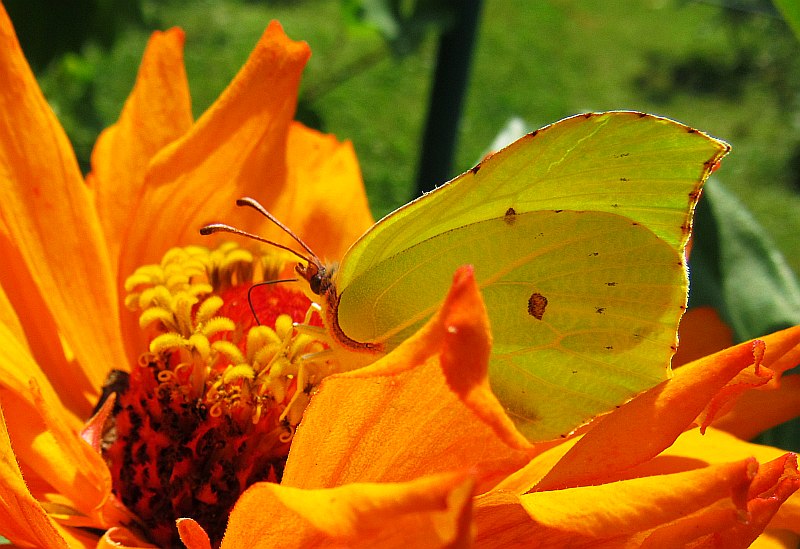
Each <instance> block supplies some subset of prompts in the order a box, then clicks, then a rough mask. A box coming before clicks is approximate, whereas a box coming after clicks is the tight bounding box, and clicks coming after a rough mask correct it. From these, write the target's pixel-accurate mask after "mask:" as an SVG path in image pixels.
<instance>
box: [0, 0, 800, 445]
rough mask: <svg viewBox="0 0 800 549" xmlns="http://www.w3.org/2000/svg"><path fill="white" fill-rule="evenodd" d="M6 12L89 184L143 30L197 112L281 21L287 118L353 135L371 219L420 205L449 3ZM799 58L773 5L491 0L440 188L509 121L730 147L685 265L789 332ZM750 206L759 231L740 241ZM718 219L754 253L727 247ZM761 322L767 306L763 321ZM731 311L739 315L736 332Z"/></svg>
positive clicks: (707, 298) (287, 0)
mask: <svg viewBox="0 0 800 549" xmlns="http://www.w3.org/2000/svg"><path fill="white" fill-rule="evenodd" d="M778 2H779V4H781V5H783V7H784V11H785V12H787V10H786V6H787V5H788V6H790V9H789V15H790V20H791V13H790V12H791V6H793V5H794V4H795V2H794V0H783V1H781V0H778ZM5 5H6V7H7V9H8V10H9V13H10V14H11V18H12V20H13V22H14V24H15V27H16V29H17V31H18V33H19V35H20V41H21V42H22V45H23V49H24V50H25V52H26V54H27V56H28V58H29V60H30V62H31V64H32V65H33V67H34V70H35V71H36V73H37V77H38V79H39V81H40V84H41V86H42V88H43V90H44V93H45V95H46V96H47V98H48V100H49V101H50V103H51V105H52V106H53V108H54V109H55V111H56V113H57V114H58V116H59V118H60V120H61V121H62V124H63V125H64V127H65V128H66V130H67V133H68V134H69V135H70V138H71V140H72V142H73V144H74V146H75V149H76V154H77V156H78V159H79V161H80V162H81V165H82V166H83V168H84V170H87V169H88V159H89V155H90V152H91V148H92V146H93V143H94V141H95V139H96V137H97V135H98V133H99V132H100V131H101V129H102V128H104V127H106V126H108V125H110V124H111V123H113V122H114V121H115V120H116V118H117V116H118V114H119V112H120V109H121V107H122V104H123V102H124V100H125V98H126V96H127V94H128V92H129V90H130V89H131V87H132V85H133V81H134V78H135V74H136V70H137V66H138V62H139V59H140V57H141V54H142V51H143V49H144V46H145V43H146V40H147V38H148V36H149V34H150V32H151V31H153V30H156V29H165V28H168V27H171V26H176V25H177V26H180V27H182V28H183V29H184V30H185V31H186V46H185V50H186V53H185V55H186V65H187V72H188V76H189V82H190V85H191V90H192V97H193V107H194V112H195V115H196V116H199V115H200V114H201V113H202V112H203V111H204V110H205V109H206V108H207V107H208V106H209V105H210V104H211V103H212V102H213V101H214V99H215V98H216V97H217V96H218V95H219V93H220V91H221V90H222V89H223V88H224V87H225V86H226V85H227V83H228V82H229V81H230V80H231V78H232V77H233V75H234V74H235V73H236V72H237V71H238V70H239V68H240V67H241V66H242V64H243V63H244V61H245V60H246V58H247V56H248V54H249V53H250V51H251V49H252V48H253V46H254V45H255V43H256V41H257V40H258V38H259V36H260V35H261V33H262V32H263V30H264V28H265V27H266V25H267V23H268V22H269V21H270V20H271V19H277V20H279V21H280V22H281V23H282V24H283V26H284V28H285V30H286V32H287V33H288V34H289V36H291V37H292V38H295V39H302V40H306V41H307V42H308V43H309V44H310V45H311V48H312V51H313V56H312V58H311V61H310V63H309V65H308V68H307V70H306V73H305V77H304V84H303V88H302V91H301V96H300V105H299V109H298V118H299V119H301V120H303V121H304V122H305V123H307V124H309V125H311V126H313V127H316V128H319V129H321V130H323V131H325V132H329V133H333V134H335V135H337V136H338V137H339V138H340V139H350V140H352V141H353V143H354V144H355V148H356V152H357V154H358V157H359V159H360V162H361V166H362V170H363V173H364V179H365V182H366V185H367V191H368V195H369V198H370V203H371V206H372V209H373V212H374V213H375V215H376V217H380V216H382V215H384V214H386V213H388V212H389V211H391V210H392V209H394V208H396V207H397V206H399V205H401V204H403V203H405V202H407V201H408V200H409V199H410V198H412V197H413V196H414V195H415V192H416V191H415V190H414V189H415V178H416V175H417V166H418V163H419V158H420V154H421V153H420V143H421V142H422V135H423V128H424V124H425V120H426V117H427V116H428V104H429V94H430V89H431V83H432V81H433V79H434V73H435V66H436V55H437V47H438V44H439V40H440V38H441V37H442V36H443V35H445V36H446V35H447V33H451V34H452V33H453V32H458V31H457V30H454V27H453V25H454V22H455V21H457V19H458V18H457V15H458V12H457V10H458V9H459V7H460V6H463V4H462V2H458V1H453V0H450V1H446V0H438V1H436V0H427V1H425V0H416V1H415V0H262V1H256V0H249V1H247V0H222V1H219V0H218V1H211V0H198V1H191V2H190V1H188V0H165V1H156V0H138V1H133V0H117V1H113V0H71V1H65V2H61V1H47V0H10V1H9V0H6V1H5ZM794 11H795V16H799V15H800V14H798V13H797V10H796V9H795V10H794ZM794 23H796V24H798V26H797V28H798V29H800V23H798V21H797V20H795V21H794ZM456 29H457V28H456ZM798 52H800V41H798V38H797V37H796V36H795V35H793V34H792V31H791V29H790V26H789V25H787V24H786V22H785V21H784V19H783V17H782V13H781V12H780V11H779V10H778V9H777V8H776V7H775V5H773V4H772V3H771V2H770V1H769V0H708V1H688V0H684V1H680V0H645V1H641V2H607V1H602V0H537V1H535V2H530V1H527V0H484V1H483V6H482V10H481V12H480V19H479V27H478V32H477V37H476V41H475V44H474V55H473V57H472V63H471V74H470V79H469V83H468V86H467V87H466V89H465V92H466V96H465V103H464V112H463V116H462V117H461V119H460V125H459V130H458V133H457V134H456V137H457V148H456V153H455V157H454V159H453V170H452V173H451V174H450V175H451V176H452V175H455V174H456V173H459V172H461V171H463V170H465V169H468V168H469V167H471V166H472V165H474V164H475V162H476V161H478V160H479V159H480V158H481V156H482V155H483V154H484V153H485V152H486V151H487V149H488V148H489V147H490V145H491V144H492V142H493V140H494V138H495V137H496V136H497V135H498V133H500V132H501V131H502V130H503V128H504V127H506V125H507V124H508V122H509V120H511V119H514V118H519V119H521V120H522V121H524V124H526V125H527V127H528V129H535V128H537V127H539V126H541V125H544V124H547V123H550V122H553V121H556V120H558V119H560V118H563V117H566V116H569V115H572V114H576V113H578V112H582V111H589V110H593V111H598V110H613V109H634V110H641V111H645V112H649V113H653V114H658V115H662V116H666V117H669V118H673V119H676V120H679V121H681V122H684V123H686V124H688V125H690V126H693V127H695V128H698V129H700V130H703V131H705V132H707V133H710V134H712V135H714V136H716V137H719V138H722V139H724V140H726V141H728V142H729V143H731V145H732V146H733V153H732V154H731V155H730V156H729V157H728V158H726V159H725V161H724V162H723V168H722V169H721V170H720V171H719V172H718V173H717V174H716V176H715V178H716V180H717V182H718V183H720V185H721V186H723V187H724V188H725V189H727V190H729V191H730V197H729V198H724V199H722V198H720V199H719V200H720V202H719V204H723V206H724V207H722V208H712V209H711V213H710V214H709V213H708V212H706V214H704V216H701V219H700V221H699V222H698V225H700V223H701V222H702V225H701V226H699V227H698V230H697V231H696V234H698V235H700V236H702V237H703V238H704V242H705V243H706V244H707V245H706V246H705V247H703V248H702V249H701V251H700V252H696V253H697V255H698V256H699V259H698V262H701V263H699V264H701V265H703V267H704V268H696V269H695V273H694V274H696V276H695V278H693V290H692V291H693V300H694V301H695V302H696V303H705V302H711V303H715V305H717V306H718V308H721V309H722V310H723V314H724V315H725V316H726V319H727V320H729V322H731V323H732V324H734V325H735V327H736V329H737V337H738V338H739V339H744V338H748V337H755V336H757V335H761V334H763V333H765V332H766V331H769V330H773V329H776V328H779V327H781V326H785V325H788V324H792V323H798V322H800V320H798V315H800V285H798V283H797V277H796V275H795V274H794V273H797V272H800V239H799V238H798V234H800V192H798V191H799V190H800V56H798ZM463 53H464V55H468V54H469V51H468V50H466V49H465V51H464V52H463ZM433 145H434V146H435V145H436V144H435V143H434V144H433ZM432 150H433V151H434V152H433V154H437V153H436V149H435V148H434V149H432ZM442 182H443V180H442V181H429V182H427V187H428V188H430V187H432V186H433V185H435V184H439V183H442ZM709 194H710V193H709ZM736 199H738V202H737V201H736ZM715 200H716V199H715ZM745 208H747V209H749V210H751V211H752V212H753V214H754V217H755V219H756V220H757V224H754V225H753V227H754V228H752V229H751V225H750V221H749V220H748V219H747V217H746V216H747V214H746V212H744V209H745ZM740 214H741V215H740ZM742 215H743V216H745V217H744V218H742V217H741V216H742ZM704 219H705V221H704ZM743 219H744V221H743ZM725 223H728V225H727V227H728V228H730V227H733V228H734V229H736V231H738V232H739V233H742V232H744V233H747V234H746V235H745V236H744V239H743V241H748V240H750V241H752V242H755V245H752V242H750V243H749V244H747V245H740V244H733V245H731V246H728V248H726V247H725V246H726V244H725V242H723V241H724V240H725V238H727V237H726V235H728V234H730V233H731V231H727V230H725V227H726V225H725ZM758 224H760V225H761V226H763V232H762V231H761V229H760V228H758ZM705 226H709V227H711V228H708V229H703V227H705ZM736 231H734V232H736ZM712 233H713V234H714V235H715V236H716V237H717V238H711V237H710V236H708V235H711V234H712ZM738 237H741V234H739V235H738ZM717 240H719V242H718V241H717ZM773 241H774V243H775V247H773V246H772V242H773ZM720 250H722V252H720ZM726 250H727V251H726ZM731 250H732V251H731ZM720 257H723V258H724V259H720ZM783 258H785V262H784V259H783ZM694 259H695V258H694V257H693V262H694ZM751 260H752V262H753V264H758V263H760V264H766V265H768V266H767V267H766V268H765V269H763V271H764V273H765V274H764V275H763V276H764V277H766V278H765V279H764V280H765V282H764V283H763V284H759V283H757V282H753V280H754V279H755V278H757V277H756V275H754V274H753V273H754V272H755V270H759V269H758V268H751V267H750V266H746V265H745V263H747V262H748V261H751ZM725 262H727V264H726V263H725ZM754 269H755V270H754ZM776 273H777V274H776ZM707 274H708V276H706V275H707ZM759 276H761V275H759ZM704 277H706V278H705V279H704ZM763 310H771V311H779V312H778V313H776V314H775V315H774V317H770V315H768V314H767V315H765V314H763V313H762V312H761V311H763ZM737 311H738V313H737ZM737 314H738V318H745V319H748V320H746V321H745V325H744V326H741V325H737V323H736V320H735V319H736V318H737ZM732 319H733V320H732ZM784 445H788V443H786V444H784ZM794 445H795V447H798V446H800V444H797V443H795V444H794Z"/></svg>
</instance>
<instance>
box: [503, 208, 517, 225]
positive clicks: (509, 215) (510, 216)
mask: <svg viewBox="0 0 800 549" xmlns="http://www.w3.org/2000/svg"><path fill="white" fill-rule="evenodd" d="M516 215H517V211H516V210H515V209H514V208H509V209H507V210H506V213H505V215H504V216H503V221H505V222H506V225H513V224H514V222H515V221H516V219H515V216H516Z"/></svg>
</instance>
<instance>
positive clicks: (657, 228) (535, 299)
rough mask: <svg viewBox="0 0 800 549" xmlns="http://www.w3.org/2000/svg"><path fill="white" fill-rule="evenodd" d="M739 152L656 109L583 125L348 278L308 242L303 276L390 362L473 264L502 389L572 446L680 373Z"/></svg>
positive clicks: (433, 201)
mask: <svg viewBox="0 0 800 549" xmlns="http://www.w3.org/2000/svg"><path fill="white" fill-rule="evenodd" d="M729 150H730V146H729V145H728V144H727V143H724V142H722V141H719V140H717V139H714V138H712V137H710V136H708V135H706V134H704V133H702V132H699V131H697V130H694V129H692V128H690V127H688V126H685V125H683V124H680V123H677V122H674V121H672V120H668V119H665V118H660V117H656V116H652V115H648V114H644V113H639V112H629V111H615V112H607V113H587V114H581V115H577V116H573V117H570V118H566V119H564V120H561V121H559V122H556V123H554V124H551V125H549V126H545V127H544V128H541V129H539V130H537V131H534V132H531V133H529V134H527V135H526V136H524V137H522V138H521V139H519V140H517V141H516V142H514V143H512V144H511V145H509V146H508V147H506V148H504V149H502V150H500V151H498V152H496V153H494V154H492V155H490V156H488V157H487V158H485V159H484V160H483V161H482V162H480V163H479V164H477V165H476V166H475V167H474V168H472V169H471V170H469V171H467V172H465V173H463V174H462V175H460V176H458V177H456V178H455V179H453V180H451V181H450V182H448V183H446V184H444V185H442V186H440V187H438V188H437V189H435V190H434V191H432V192H430V193H428V194H425V195H423V196H422V197H420V198H418V199H416V200H414V201H412V202H410V203H409V204H406V205H405V206H403V207H401V208H399V209H398V210H396V211H394V212H392V213H390V214H389V215H387V216H386V217H384V218H383V219H381V220H380V221H379V222H377V223H376V224H375V225H373V226H372V227H371V228H370V229H369V230H367V232H365V233H364V234H363V235H362V236H361V237H360V238H359V239H358V240H357V241H356V242H355V243H354V244H353V245H352V246H351V247H350V248H349V249H348V251H347V252H346V253H345V255H344V257H343V258H342V260H341V261H340V262H339V263H338V266H336V267H331V266H328V265H326V264H324V263H323V262H322V261H321V260H319V259H318V258H317V257H316V256H315V255H314V254H313V252H312V251H311V250H310V249H308V247H307V246H305V244H303V243H302V241H299V239H297V240H298V241H299V243H300V245H301V246H303V247H304V249H305V252H306V253H307V254H308V255H305V254H298V255H300V257H302V258H303V262H302V263H300V264H298V266H297V272H298V273H299V274H300V276H301V277H302V278H303V279H305V280H306V281H307V283H308V284H309V286H310V288H311V290H312V291H313V292H314V293H316V294H318V295H320V296H321V297H322V299H321V300H320V301H321V302H322V305H323V306H324V308H325V309H326V315H327V317H328V319H329V322H328V325H329V327H330V329H331V331H332V332H333V334H332V335H333V336H334V338H335V339H336V340H337V341H339V342H340V343H341V344H342V345H343V346H344V347H346V348H350V349H353V350H355V351H367V352H388V351H390V350H391V349H393V348H395V347H397V345H399V344H400V342H402V341H403V340H405V339H406V338H408V337H409V336H411V335H412V334H413V333H414V332H415V331H416V330H418V329H419V328H420V327H421V326H422V325H423V324H424V323H425V322H426V320H428V319H429V318H430V317H431V316H432V315H433V313H434V312H435V311H436V310H437V308H438V307H439V305H440V304H441V302H442V300H443V298H444V296H445V294H446V293H447V290H448V288H449V285H450V283H451V280H452V275H453V273H454V271H455V270H456V269H457V268H458V267H460V266H462V265H467V264H469V265H472V266H473V267H474V272H475V276H476V281H477V283H478V286H479V287H480V289H481V294H482V297H483V299H484V301H485V304H486V308H487V311H488V314H489V318H490V322H491V327H492V332H493V338H494V341H493V349H492V355H491V360H490V365H489V381H490V384H491V387H492V390H493V392H494V393H495V395H496V396H497V398H498V399H499V400H500V402H501V403H502V404H503V405H504V406H505V409H506V411H507V413H508V414H509V416H510V417H511V418H512V419H513V420H514V422H515V423H516V425H517V428H518V429H519V430H520V431H521V432H522V433H523V434H524V435H525V436H526V437H527V438H528V439H529V440H531V441H541V440H548V439H552V438H556V437H558V436H565V435H566V434H567V433H569V432H571V431H572V430H573V429H574V428H575V427H577V426H579V425H581V424H582V423H585V422H586V421H588V420H589V419H591V418H593V417H595V416H596V415H598V414H600V413H602V412H605V411H608V410H610V409H613V408H614V407H615V406H618V405H620V404H622V403H624V402H625V401H626V400H628V399H630V398H631V397H632V396H634V395H636V394H637V393H639V392H641V391H643V390H645V389H647V388H649V387H652V386H653V385H655V384H657V383H659V382H660V381H662V380H664V379H666V378H667V377H668V376H669V363H670V359H671V357H672V355H673V354H674V352H675V349H676V346H677V326H678V323H679V321H680V318H681V316H682V314H683V312H684V310H685V308H686V299H687V290H688V278H687V269H686V259H685V253H684V252H685V246H686V243H687V241H688V238H689V235H690V232H691V222H692V214H693V210H694V207H695V204H696V203H697V200H698V199H699V197H700V193H701V188H702V185H703V183H704V182H705V180H706V179H707V178H708V176H709V175H710V173H711V172H712V171H713V170H714V169H715V168H716V167H717V166H718V165H719V161H720V160H721V159H722V157H723V156H725V155H726V154H727V153H728V152H729ZM239 203H240V204H242V205H248V206H251V207H254V208H256V209H259V210H260V211H262V213H263V214H265V215H267V216H268V217H270V218H271V219H273V221H274V222H276V223H277V224H278V225H279V226H281V227H282V228H283V229H284V230H286V231H287V232H289V233H290V234H291V231H289V229H288V228H286V227H284V226H283V225H282V224H280V222H278V221H277V220H276V219H274V218H273V217H272V216H271V215H270V214H269V212H267V211H266V210H265V209H264V208H263V207H261V206H260V205H259V204H258V203H257V202H255V201H254V200H253V199H242V200H240V201H239ZM223 227H226V228H229V227H228V226H223ZM294 253H297V252H294Z"/></svg>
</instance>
